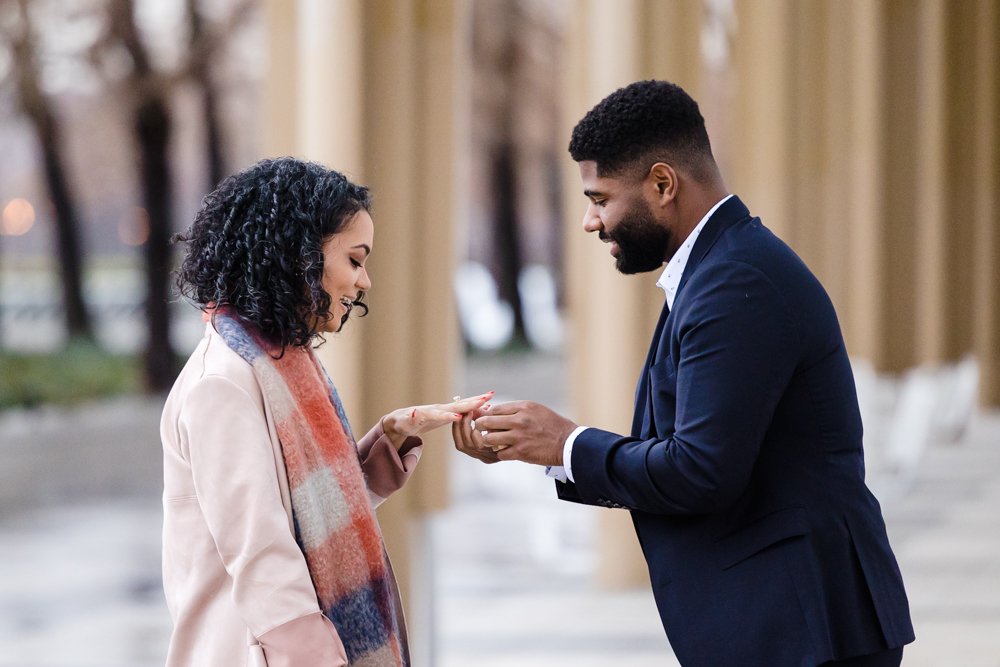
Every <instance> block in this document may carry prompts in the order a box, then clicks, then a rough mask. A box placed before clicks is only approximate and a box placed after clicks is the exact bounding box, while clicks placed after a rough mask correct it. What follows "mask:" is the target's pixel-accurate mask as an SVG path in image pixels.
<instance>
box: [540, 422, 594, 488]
mask: <svg viewBox="0 0 1000 667" xmlns="http://www.w3.org/2000/svg"><path fill="white" fill-rule="evenodd" d="M588 428H590V427H589V426H577V427H576V428H575V429H573V432H572V433H570V434H569V436H568V437H567V438H566V442H564V443H563V455H562V460H563V464H562V465H561V466H547V467H546V468H545V474H546V475H548V476H549V477H551V478H553V479H555V480H557V481H559V482H567V481H569V482H572V481H574V479H573V443H574V442H576V438H577V436H578V435H580V434H581V433H583V432H584V431H586V430H587V429H588Z"/></svg>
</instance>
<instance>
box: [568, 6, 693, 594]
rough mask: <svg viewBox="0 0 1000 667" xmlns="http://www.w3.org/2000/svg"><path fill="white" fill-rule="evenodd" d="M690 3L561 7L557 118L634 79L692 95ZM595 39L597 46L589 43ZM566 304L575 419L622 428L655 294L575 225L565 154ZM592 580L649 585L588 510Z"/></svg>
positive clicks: (575, 196)
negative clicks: (594, 552) (561, 92)
mask: <svg viewBox="0 0 1000 667" xmlns="http://www.w3.org/2000/svg"><path fill="white" fill-rule="evenodd" d="M691 12H693V13H694V16H696V17H697V16H700V15H701V4H700V3H698V2H685V3H659V2H649V1H643V0H626V1H620V0H577V1H576V2H575V3H574V7H573V9H572V10H571V11H570V12H569V15H570V16H571V21H572V25H571V26H570V29H569V31H568V48H569V54H568V57H567V58H566V62H567V65H568V67H569V71H568V72H567V76H566V77H565V80H566V82H567V91H566V94H565V97H564V99H565V100H566V104H565V112H566V120H565V123H564V126H565V130H564V135H565V137H566V142H567V143H569V137H570V133H571V130H572V128H573V126H574V125H575V124H576V123H577V121H579V120H580V119H581V118H582V117H583V115H584V114H585V113H586V112H587V111H588V110H589V109H590V108H591V107H592V106H593V105H594V104H596V103H597V102H599V101H600V100H601V99H602V98H603V97H605V96H606V95H608V94H610V93H611V92H612V91H614V90H615V89H617V88H619V87H621V86H624V85H627V84H629V83H631V82H632V81H635V80H638V79H642V78H661V79H668V80H672V81H676V82H678V83H680V84H681V85H683V86H685V88H686V89H688V90H690V92H691V93H692V94H693V95H697V90H695V89H693V88H696V87H697V84H698V82H699V80H700V78H699V77H700V71H699V70H698V69H697V68H696V67H695V65H696V64H697V63H698V62H699V55H698V38H699V32H698V30H697V29H696V28H695V29H692V28H693V26H692V25H691V24H692V22H693V21H694V19H692V18H691ZM595 44H600V48H594V45H595ZM565 164H566V168H565V171H564V178H565V179H566V180H565V183H566V187H565V191H566V201H565V209H566V211H567V212H568V213H567V216H568V218H569V221H568V222H567V224H566V229H567V231H566V234H567V236H566V246H565V247H566V258H567V261H566V265H567V280H566V284H567V301H568V311H569V313H568V314H569V319H570V323H571V324H570V339H569V340H570V350H569V358H570V398H571V402H572V405H573V412H574V414H573V415H572V416H573V417H575V419H576V420H577V421H578V422H580V423H582V424H586V425H589V426H597V427H602V428H607V429H609V430H612V431H616V432H619V433H627V432H628V430H629V428H630V426H631V423H632V409H633V398H634V395H635V383H636V379H637V378H638V374H639V371H640V370H641V368H642V364H643V362H644V360H645V356H646V351H647V350H648V346H649V341H650V338H651V336H652V332H653V328H654V327H655V324H656V319H657V316H658V315H659V312H660V308H661V307H662V305H663V293H662V292H661V291H660V290H659V289H657V288H656V286H655V281H656V276H655V275H654V274H644V275H641V276H622V275H619V274H617V273H616V272H615V269H614V260H613V258H612V257H611V256H610V255H609V254H608V252H607V247H606V246H605V245H604V244H601V243H599V242H598V241H597V239H596V238H594V237H592V236H589V235H587V234H586V233H584V232H583V231H582V229H581V226H580V221H581V219H582V216H583V213H584V210H585V208H586V199H585V198H584V197H583V194H582V191H581V186H580V175H579V171H578V169H577V166H576V164H575V163H573V162H572V161H571V160H569V159H567V160H566V162H565ZM596 511H597V512H599V514H598V540H597V542H598V569H597V579H598V582H599V583H600V584H601V585H604V586H609V587H621V586H629V585H643V584H648V574H647V571H646V567H645V563H644V561H643V559H642V555H641V552H640V550H639V546H638V542H637V541H636V538H635V532H634V530H633V528H632V522H631V520H630V517H629V516H628V514H626V513H625V512H621V511H615V510H596Z"/></svg>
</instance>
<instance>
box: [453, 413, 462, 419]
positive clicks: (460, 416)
mask: <svg viewBox="0 0 1000 667" xmlns="http://www.w3.org/2000/svg"><path fill="white" fill-rule="evenodd" d="M451 414H453V415H454V416H455V419H461V418H462V415H461V414H459V413H457V412H453V413H451Z"/></svg>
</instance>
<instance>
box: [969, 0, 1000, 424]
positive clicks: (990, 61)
mask: <svg viewBox="0 0 1000 667" xmlns="http://www.w3.org/2000/svg"><path fill="white" fill-rule="evenodd" d="M975 7H976V15H975V27H973V28H972V29H971V35H972V36H973V39H974V40H975V44H976V51H975V53H974V54H972V58H973V59H974V62H975V72H976V75H975V76H976V79H975V83H974V87H973V91H974V92H973V103H972V109H971V116H972V122H973V123H974V126H975V134H976V140H975V142H974V144H973V147H972V152H971V162H972V163H973V178H974V182H975V195H974V201H975V204H974V208H973V212H972V217H973V220H974V228H973V229H974V236H973V239H974V240H973V244H972V245H973V252H972V265H973V271H974V277H973V285H974V287H973V291H974V305H973V313H974V318H973V321H974V340H975V351H976V356H977V358H978V360H979V368H980V402H981V403H982V404H983V405H985V406H988V407H992V408H1000V219H998V217H1000V216H998V213H997V207H998V205H1000V196H998V194H997V183H1000V67H998V65H997V62H998V59H1000V48H998V44H1000V8H998V6H997V3H996V2H995V0H979V1H978V2H976V3H975Z"/></svg>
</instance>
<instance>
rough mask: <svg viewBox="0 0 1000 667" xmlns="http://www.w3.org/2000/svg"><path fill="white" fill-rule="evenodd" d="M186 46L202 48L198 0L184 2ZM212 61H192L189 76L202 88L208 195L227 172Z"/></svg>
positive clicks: (201, 23) (202, 17)
mask: <svg viewBox="0 0 1000 667" xmlns="http://www.w3.org/2000/svg"><path fill="white" fill-rule="evenodd" d="M186 4H187V7H186V9H187V19H188V29H189V37H190V40H189V43H190V47H191V51H192V53H194V52H197V51H198V50H199V49H201V48H203V47H202V44H203V43H204V40H205V34H206V31H205V17H204V16H203V13H202V9H201V6H200V3H199V2H198V0H187V3H186ZM210 65H211V60H210V59H209V58H207V57H202V58H195V59H193V60H192V62H191V77H192V78H193V79H194V80H195V81H196V82H197V83H198V87H199V88H200V89H201V113H202V120H203V121H204V129H205V163H206V167H207V178H208V183H207V186H208V187H207V188H206V191H207V192H211V191H212V190H214V189H215V186H216V185H218V184H219V182H220V181H221V180H222V178H223V177H224V176H225V172H226V166H225V163H226V160H225V151H224V149H223V141H222V130H221V123H220V122H219V102H218V99H219V94H218V91H217V89H216V86H215V82H214V81H213V80H212V68H211V66H210Z"/></svg>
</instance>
